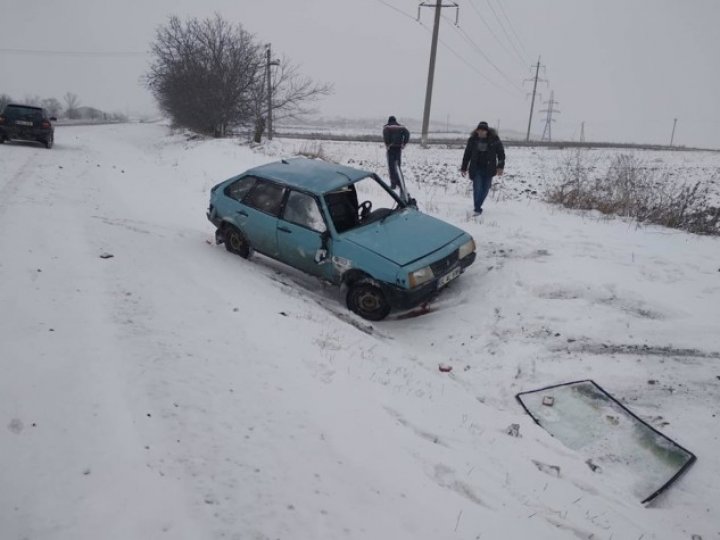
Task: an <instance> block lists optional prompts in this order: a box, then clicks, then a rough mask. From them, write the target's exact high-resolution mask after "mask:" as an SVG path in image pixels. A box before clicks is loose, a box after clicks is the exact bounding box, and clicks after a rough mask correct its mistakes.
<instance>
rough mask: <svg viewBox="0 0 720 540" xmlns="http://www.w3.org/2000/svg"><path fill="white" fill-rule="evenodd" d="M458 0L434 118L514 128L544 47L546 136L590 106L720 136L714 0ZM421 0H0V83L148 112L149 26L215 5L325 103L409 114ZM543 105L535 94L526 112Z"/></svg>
mask: <svg viewBox="0 0 720 540" xmlns="http://www.w3.org/2000/svg"><path fill="white" fill-rule="evenodd" d="M426 1H427V3H433V4H434V0H426ZM445 3H446V4H450V3H452V2H449V1H447V0H446V1H445ZM457 3H458V4H459V6H460V14H459V26H458V27H456V26H455V25H454V22H455V10H454V9H443V11H442V12H443V15H444V18H443V20H442V24H441V28H440V39H441V40H442V42H443V43H442V44H440V45H439V48H438V59H437V69H436V74H435V88H434V92H433V101H432V118H433V120H436V121H438V122H440V123H443V124H444V123H445V122H446V121H447V120H448V119H449V121H450V123H458V124H468V125H470V124H472V125H474V124H475V123H476V122H478V121H480V120H487V121H488V122H490V123H491V124H495V123H496V122H497V121H498V120H499V121H500V123H501V128H502V129H503V130H504V129H512V130H516V131H519V132H523V133H524V131H525V130H526V129H527V121H528V113H529V107H530V99H529V98H528V97H527V96H526V92H529V91H530V90H531V89H532V86H531V84H529V83H528V82H527V81H524V79H527V78H529V77H531V74H532V73H531V69H530V64H532V63H534V62H537V59H538V56H541V57H542V64H543V65H545V66H546V70H544V71H541V76H542V77H543V78H545V79H547V80H548V81H549V84H545V83H541V84H540V85H539V90H540V91H541V93H542V100H543V101H547V100H548V99H549V98H550V91H554V93H555V99H556V100H557V101H558V102H559V105H558V106H557V108H559V110H560V111H561V113H560V114H558V115H557V116H556V118H557V122H556V123H555V124H553V128H552V129H553V138H555V139H557V138H568V139H572V138H575V139H577V138H578V137H579V135H580V124H581V122H582V121H585V135H586V138H587V139H589V140H613V141H628V142H650V143H668V142H669V140H670V133H671V131H672V125H673V118H678V125H677V132H676V136H675V142H676V143H677V144H685V145H696V146H710V147H719V148H720V104H719V101H720V30H718V24H719V23H720V0H683V1H678V0H457ZM417 6H418V2H416V1H414V0H304V1H298V0H122V1H120V0H106V1H98V0H62V1H61V0H31V1H30V0H0V17H1V20H2V31H0V93H8V94H10V95H11V96H13V97H14V98H15V99H17V100H21V99H22V98H23V97H25V96H27V95H36V94H37V95H40V96H41V97H57V98H61V97H62V95H63V94H64V93H65V92H67V91H71V92H74V93H76V94H78V95H79V96H80V100H81V102H82V104H83V105H92V106H95V107H98V108H101V109H103V110H108V111H120V112H129V113H143V112H151V111H153V110H154V103H153V100H152V97H151V96H150V94H149V92H148V91H147V90H146V89H145V88H144V87H143V86H142V84H141V80H140V79H141V76H142V74H143V73H144V72H145V71H146V69H147V65H148V63H149V61H150V57H149V56H148V55H147V54H143V53H144V52H145V51H147V50H148V44H149V43H150V42H151V41H152V39H153V37H154V33H155V29H156V28H157V26H158V25H161V24H163V23H164V22H166V21H167V18H168V16H170V15H172V14H175V15H178V16H180V17H182V18H185V17H191V16H192V17H202V18H204V17H208V16H212V15H213V13H215V12H217V13H219V14H221V15H222V16H223V17H225V18H226V19H228V20H230V21H232V22H237V23H241V24H242V25H243V26H244V27H245V29H246V30H248V31H250V32H252V33H254V34H255V35H256V36H257V37H258V38H259V39H260V40H262V41H266V42H271V43H272V45H273V49H274V50H275V51H276V52H277V54H278V56H280V55H282V54H283V53H284V54H287V55H288V56H289V57H290V58H292V59H293V60H294V61H295V62H296V63H298V64H300V65H301V67H302V70H303V72H304V73H305V74H307V75H309V76H311V77H313V78H315V79H316V80H318V81H323V82H332V83H334V85H335V93H334V95H332V96H330V97H327V98H324V99H323V101H322V102H321V103H320V104H319V109H320V113H321V114H322V115H324V116H345V117H359V118H365V117H377V118H385V117H387V116H388V115H389V114H394V115H396V116H398V118H399V119H400V120H401V121H402V120H403V119H409V118H415V119H418V120H419V119H421V118H422V111H423V103H424V97H425V84H426V79H427V71H428V61H429V54H430V38H431V29H432V17H433V9H429V8H423V9H422V13H421V22H420V23H418V22H417V21H416V20H415V17H416V16H417ZM13 50H14V51H13ZM18 50H25V51H27V50H32V51H38V50H41V51H55V52H56V54H50V53H49V52H48V53H42V54H39V53H38V54H36V53H28V52H18ZM69 52H75V53H78V54H68V53H69ZM79 53H83V54H79ZM84 53H94V54H84ZM105 53H108V54H105ZM110 53H113V54H110ZM115 53H123V54H115ZM125 53H128V54H125ZM132 53H139V54H132ZM490 62H492V64H491V63H490ZM493 64H494V66H493ZM545 107H546V106H545V105H544V104H543V103H542V101H540V100H538V104H537V106H536V111H537V110H538V109H544V108H545ZM544 122H545V118H544V115H543V114H541V113H538V112H536V113H535V115H534V118H533V132H534V133H537V134H540V133H542V130H543V126H544Z"/></svg>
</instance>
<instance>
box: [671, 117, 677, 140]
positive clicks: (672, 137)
mask: <svg viewBox="0 0 720 540" xmlns="http://www.w3.org/2000/svg"><path fill="white" fill-rule="evenodd" d="M676 126H677V118H675V119H673V130H672V135H670V146H672V145H673V141H674V140H675V127H676Z"/></svg>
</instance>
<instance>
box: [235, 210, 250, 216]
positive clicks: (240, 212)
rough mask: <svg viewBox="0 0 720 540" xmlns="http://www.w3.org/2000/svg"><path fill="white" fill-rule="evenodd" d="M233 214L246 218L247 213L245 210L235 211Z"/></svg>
mask: <svg viewBox="0 0 720 540" xmlns="http://www.w3.org/2000/svg"><path fill="white" fill-rule="evenodd" d="M235 213H236V214H240V215H241V216H245V217H247V212H246V211H245V210H237V211H236V212H235Z"/></svg>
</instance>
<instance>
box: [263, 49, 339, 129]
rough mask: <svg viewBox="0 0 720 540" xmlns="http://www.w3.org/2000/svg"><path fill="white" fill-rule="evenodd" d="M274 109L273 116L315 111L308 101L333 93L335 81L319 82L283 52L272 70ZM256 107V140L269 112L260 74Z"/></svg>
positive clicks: (280, 118)
mask: <svg viewBox="0 0 720 540" xmlns="http://www.w3.org/2000/svg"><path fill="white" fill-rule="evenodd" d="M271 81H272V84H271V95H272V100H271V109H272V115H273V120H283V119H286V118H299V117H301V116H303V115H305V114H309V113H312V112H314V111H313V109H312V108H310V107H309V104H310V103H312V102H315V101H317V100H318V99H320V97H322V96H327V95H329V94H332V92H333V85H332V84H328V83H316V82H314V81H313V80H312V79H310V78H309V77H306V76H304V75H301V74H300V71H299V68H298V66H297V65H296V64H294V63H293V62H292V61H291V60H290V59H289V58H288V57H286V56H283V58H282V60H281V61H280V65H279V68H278V69H277V71H276V72H274V73H271ZM252 96H253V105H254V107H253V110H254V113H255V126H254V127H255V129H254V140H255V142H260V140H261V137H262V134H263V133H264V132H265V126H266V115H267V79H266V78H265V76H263V77H261V78H259V79H258V80H257V81H256V82H255V85H253V92H252Z"/></svg>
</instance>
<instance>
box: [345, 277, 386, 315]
mask: <svg viewBox="0 0 720 540" xmlns="http://www.w3.org/2000/svg"><path fill="white" fill-rule="evenodd" d="M346 302H347V307H348V309H349V310H350V311H352V312H353V313H357V314H358V315H360V316H361V317H362V318H363V319H367V320H369V321H381V320H382V319H384V318H385V317H387V315H388V313H390V304H388V301H387V299H386V298H385V294H384V293H383V292H382V290H381V289H380V287H378V286H377V285H373V284H372V283H367V282H359V283H356V284H354V285H351V286H350V290H348V293H347V298H346Z"/></svg>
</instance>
